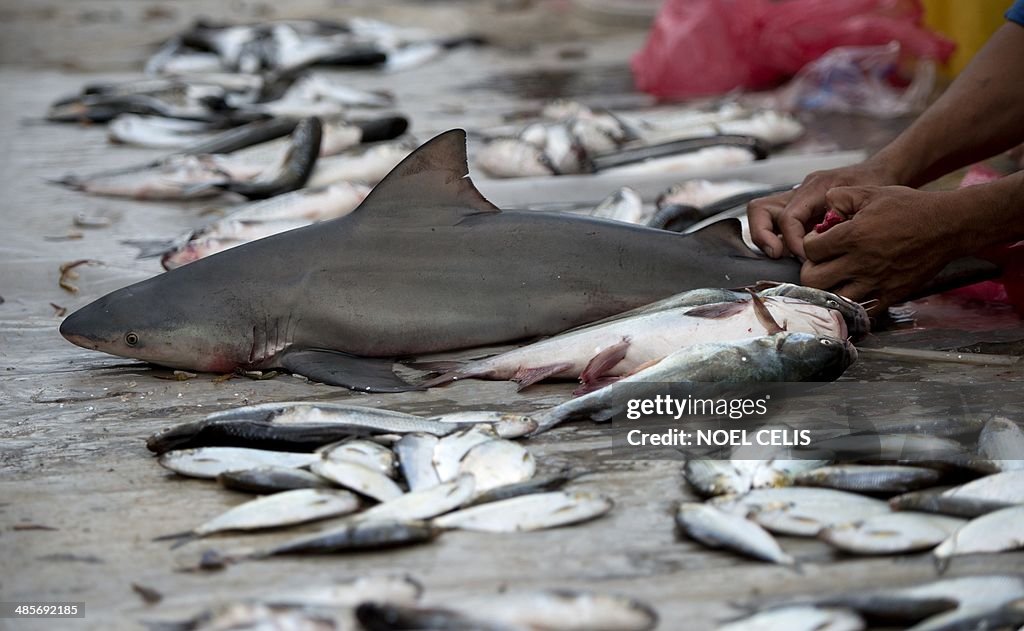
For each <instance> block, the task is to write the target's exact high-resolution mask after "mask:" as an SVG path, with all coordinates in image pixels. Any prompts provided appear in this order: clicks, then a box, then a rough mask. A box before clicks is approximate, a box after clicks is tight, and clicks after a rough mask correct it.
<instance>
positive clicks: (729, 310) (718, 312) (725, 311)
mask: <svg viewBox="0 0 1024 631" xmlns="http://www.w3.org/2000/svg"><path fill="white" fill-rule="evenodd" d="M746 308H747V301H745V300H735V301H733V302H713V303H711V304H708V305H700V306H698V307H694V308H692V309H689V310H687V311H684V312H683V315H688V316H691V317H694V318H708V319H711V320H714V319H717V318H727V317H729V316H731V315H735V314H737V313H739V312H740V311H743V310H744V309H746Z"/></svg>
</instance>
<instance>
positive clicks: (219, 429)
mask: <svg viewBox="0 0 1024 631" xmlns="http://www.w3.org/2000/svg"><path fill="white" fill-rule="evenodd" d="M457 428H458V426H456V425H452V424H449V423H440V422H437V421H432V420H428V419H425V418H422V417H419V416H415V415H413V414H405V413H403V412H394V411H391V410H383V409H379V408H370V407H364V406H358V405H347V404H343V403H305V402H301V401H298V402H292V401H283V402H280V403H262V404H258V405H251V406H245V407H240V408H232V409H228V410H222V411H220V412H214V413H212V414H209V415H207V417H206V418H205V419H203V420H201V421H193V422H190V423H183V424H181V425H175V426H173V427H169V428H167V429H165V430H161V431H159V432H157V433H156V434H153V435H152V436H150V437H149V439H147V441H146V447H147V448H148V449H149V450H150V451H153V452H155V453H158V454H159V453H164V452H166V451H170V450H172V449H183V448H186V447H214V446H231V447H243V446H248V447H276V448H278V449H284V450H292V451H312V450H313V449H316V448H317V447H321V446H323V445H326V444H329V443H333V442H336V441H338V440H342V439H344V438H348V437H350V436H359V435H365V434H406V433H409V432H423V433H427V434H433V435H437V436H443V435H446V434H449V433H451V432H452V431H454V430H456V429H457Z"/></svg>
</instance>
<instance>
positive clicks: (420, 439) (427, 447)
mask: <svg viewBox="0 0 1024 631" xmlns="http://www.w3.org/2000/svg"><path fill="white" fill-rule="evenodd" d="M437 442H438V438H437V436H434V435H432V434H424V433H419V432H415V433H411V434H406V435H404V436H402V438H401V439H400V440H399V441H398V442H396V443H395V445H394V447H393V449H394V450H395V453H396V454H397V455H398V466H399V468H400V469H401V470H402V477H403V478H405V482H406V484H408V485H409V490H410V491H412V492H415V491H421V490H423V489H427V488H430V487H432V486H436V485H438V484H440V483H441V479H440V478H439V477H437V469H435V468H434V449H435V447H436V446H437Z"/></svg>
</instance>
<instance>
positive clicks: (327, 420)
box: [206, 401, 457, 436]
mask: <svg viewBox="0 0 1024 631" xmlns="http://www.w3.org/2000/svg"><path fill="white" fill-rule="evenodd" d="M228 419H252V420H263V421H272V422H274V423H278V424H289V423H295V424H331V423H340V424H346V425H354V426H361V427H366V428H367V429H372V430H374V431H376V432H380V433H382V434H406V433H409V432H424V433H427V434H433V435H435V436H445V435H447V434H450V433H451V432H453V431H454V430H455V429H457V428H456V427H453V426H452V425H451V424H448V423H441V422H437V421H432V420H428V419H425V418H423V417H421V416H416V415H414V414H405V413H404V412H394V411H391V410H382V409H379V408H371V407H364V406H359V405H348V404H344V403H309V402H304V401H282V402H278V403H261V404H257V405H250V406H245V407H240V408H232V409H230V410H223V411H220V412H214V413H213V414H210V415H209V416H207V417H206V420H208V421H219V420H228Z"/></svg>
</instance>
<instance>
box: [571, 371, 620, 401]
mask: <svg viewBox="0 0 1024 631" xmlns="http://www.w3.org/2000/svg"><path fill="white" fill-rule="evenodd" d="M619 379H622V377H610V376H604V377H598V378H596V379H590V380H588V381H585V382H583V384H581V385H580V387H578V388H576V389H575V390H573V391H572V396H574V397H582V396H583V395H585V394H590V393H591V392H596V391H598V390H600V389H601V388H604V387H605V386H610V385H612V384H613V383H615V382H616V381H618V380H619Z"/></svg>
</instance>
